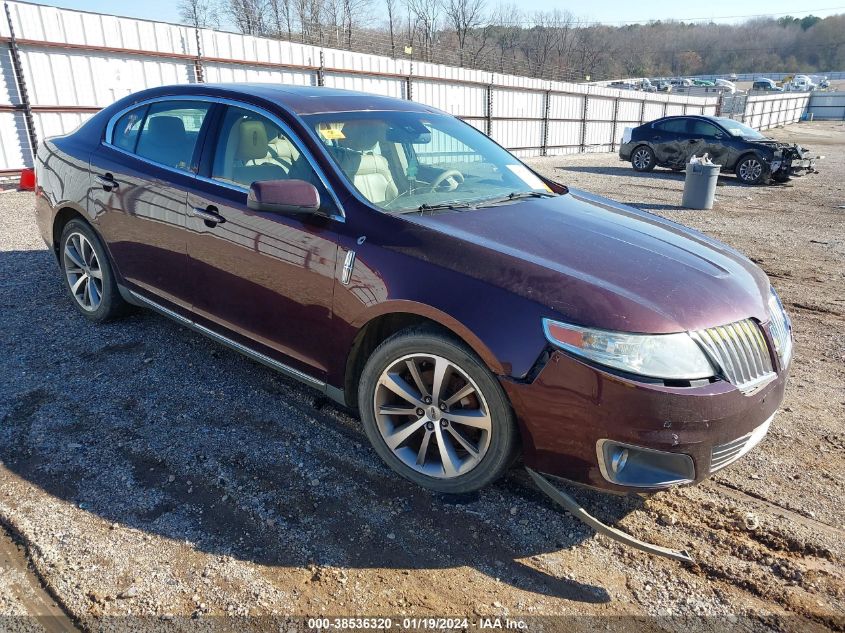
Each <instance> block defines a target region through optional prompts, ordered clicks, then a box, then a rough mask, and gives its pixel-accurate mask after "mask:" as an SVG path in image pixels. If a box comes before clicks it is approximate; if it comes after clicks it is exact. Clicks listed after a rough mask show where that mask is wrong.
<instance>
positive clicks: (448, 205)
mask: <svg viewBox="0 0 845 633" xmlns="http://www.w3.org/2000/svg"><path fill="white" fill-rule="evenodd" d="M473 208H474V207H473V206H472V205H471V204H470V203H469V202H440V203H438V204H428V203H425V202H424V203H422V204H421V205H420V206H419V207H417V211H442V210H443V209H473Z"/></svg>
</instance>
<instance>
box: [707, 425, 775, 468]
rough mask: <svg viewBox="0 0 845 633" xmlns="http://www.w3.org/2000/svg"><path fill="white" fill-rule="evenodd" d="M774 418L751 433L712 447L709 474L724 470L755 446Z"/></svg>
mask: <svg viewBox="0 0 845 633" xmlns="http://www.w3.org/2000/svg"><path fill="white" fill-rule="evenodd" d="M774 417H775V416H774V414H772V416H771V417H770V418H769V419H768V420H766V421H765V422H763V424H761V425H760V426H758V427H757V428H756V429H754V430H753V431H751V433H746V434H745V435H743V436H742V437H738V438H736V439H735V440H731V441H730V442H725V443H724V444H718V445H716V446H714V447H713V449H712V450H711V452H710V473H711V474H712V473H715V472H716V471H717V470H719V469H720V468H724V467H725V466H727V465H728V464H731V463H733V462H735V461H736V460H738V459H739V458H740V457H742V456H743V455H745V454H746V453H747V452H748V451H750V450H751V449H752V448H754V447H755V446H757V444H759V443H760V441H761V440H762V439H763V437H765V435H766V433H767V432H768V430H769V426H770V425H771V424H772V419H773V418H774Z"/></svg>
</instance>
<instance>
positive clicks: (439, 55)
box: [180, 0, 845, 81]
mask: <svg viewBox="0 0 845 633" xmlns="http://www.w3.org/2000/svg"><path fill="white" fill-rule="evenodd" d="M180 12H181V15H182V18H183V19H184V20H185V21H186V22H187V23H188V24H192V25H195V26H204V27H212V28H234V29H236V30H238V31H240V32H242V33H246V34H251V35H264V36H271V37H280V38H284V39H290V40H293V41H301V42H306V43H312V44H321V45H325V46H332V47H340V48H347V49H350V50H356V51H361V52H366V53H376V54H382V55H390V56H393V57H397V58H410V59H417V60H423V61H431V62H435V63H442V64H450V65H456V66H464V67H469V68H477V69H482V70H490V71H496V72H506V73H516V74H526V75H531V76H535V77H543V78H548V79H561V80H569V81H584V80H587V78H589V80H600V79H610V78H623V77H640V76H648V77H654V76H675V75H695V74H717V73H718V74H721V73H732V72H736V73H753V72H814V71H825V70H843V69H845V15H836V16H831V17H827V18H818V17H815V16H808V17H804V18H793V17H789V16H787V17H782V18H779V19H777V20H775V19H754V20H749V21H747V22H744V23H741V24H715V23H709V24H708V23H700V22H697V23H684V22H674V21H656V22H650V23H648V24H632V25H624V26H611V25H604V24H596V23H590V22H586V21H584V20H580V19H578V18H576V17H575V16H574V15H573V14H572V13H570V12H568V11H562V10H555V11H538V12H533V13H526V12H523V11H521V10H520V9H519V8H518V7H516V6H514V5H504V4H503V5H488V4H487V3H486V1H485V0H180Z"/></svg>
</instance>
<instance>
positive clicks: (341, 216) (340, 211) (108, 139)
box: [102, 95, 346, 222]
mask: <svg viewBox="0 0 845 633" xmlns="http://www.w3.org/2000/svg"><path fill="white" fill-rule="evenodd" d="M161 101H201V102H203V103H212V104H214V103H220V104H223V105H227V106H233V107H235V108H241V109H243V110H249V111H250V112H254V113H255V114H258V115H260V116H263V117H265V118H267V119H270V120H271V121H272V122H273V123H275V124H276V125H278V126H279V129H281V130H282V132H284V133H285V134H286V135H287V136H288V140H289V141H290V142H291V143H293V145H294V147H296V149H297V150H299V153H300V154H301V155H302V156H304V157H305V160H306V161H307V162H308V165H309V166H310V167H311V169H313V170H314V173H315V174H317V178H319V179H320V183H321V184H322V185H323V187H324V188H325V190H326V191H327V192H328V193H329V195H330V196H331V198H332V201H333V202H334V204H335V207H337V214H333V215H331V216H330V217H331V218H333V219H335V220H338V221H339V222H345V221H346V212H345V210H344V208H343V205H342V204H340V199H339V198H338V197H337V194H335V192H334V191H333V190H332V188H331V187H330V186H329V181H328V178H327V177H326V174H325V172H324V171H323V169H322V168H321V167H320V165H319V164H318V163H317V162H316V161H315V160H314V157H313V156H312V154H311V152H309V151H308V149H307V148H306V147H304V146H303V144H302V141H301V139H300V138H299V136H298V135H297V134H295V133H294V131H293V130H292V129H291V128H290V126H289V125H288V124H287V123H285V122H284V121H282V120H281V119H280V118H279V117H278V116H276V115H275V114H273V113H272V112H268V111H267V110H265V109H264V108H262V107H260V106H255V105H252V104H251V103H245V102H243V101H237V100H236V99H228V98H226V97H212V96H209V95H164V96H161V97H150V98H149V99H144V100H143V101H136V102H135V103H133V104H132V105H130V106H127V107H125V108H123V109H122V110H119V111H118V112H116V113H115V114H114V115H112V117H111V118H110V119H109V122H108V123H107V124H106V134H105V138H104V139H103V140H102V144H103V145H106V146H107V147H109V148H111V149H114V150H116V151H118V152H121V153H123V154H126V155H127V156H133V157H135V158H136V159H138V160H140V161H143V162H145V163H149V164H150V165H155V166H156V167H159V168H161V169H167V170H169V171H172V172H175V173H177V174H187V175H189V176H193V177H194V178H196V179H197V180H201V181H203V182H208V183H211V184H215V185H220V186H221V187H226V188H227V189H231V190H234V191H238V192H243V193H245V194H246V193H248V192H249V188H248V187H242V186H239V185H233V184H230V183H227V182H224V181H221V180H217V179H215V178H208V177H206V176H200V175H199V174H197V173H196V172H193V171H190V170H185V169H178V168H176V167H171V166H170V165H163V164H161V163H158V162H156V161H154V160H150V159H148V158H144V157H143V156H139V155H138V154H136V153H134V152H130V151H127V150H125V149H123V148H122V147H118V146H117V145H114V143H113V142H112V139H113V137H114V126H115V125H116V124H117V121H118V120H119V119H120V117H122V116H123V115H124V114H126V113H127V112H131V111H132V110H135V109H136V108H141V107H144V106H148V105H150V104H153V103H158V102H161ZM306 130H307V126H306ZM139 135H140V133H139Z"/></svg>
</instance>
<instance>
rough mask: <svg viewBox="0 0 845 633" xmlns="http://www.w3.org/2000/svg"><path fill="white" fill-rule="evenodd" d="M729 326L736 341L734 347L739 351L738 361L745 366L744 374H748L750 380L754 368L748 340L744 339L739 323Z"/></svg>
mask: <svg viewBox="0 0 845 633" xmlns="http://www.w3.org/2000/svg"><path fill="white" fill-rule="evenodd" d="M729 327H730V329H731V332H733V335H734V340H735V341H736V342H737V343H736V347H737V350H738V351H739V357H740V362H741V363H742V366H743V367H744V368H745V375H746V376H748V379H749V380H751V377H752V376H753V374H754V371H755V368H754V363H753V362H752V360H751V351H750V350H749V345H748V341H747V340H746V339H745V334H744V333H743V330H742V326H741V325H740V324H739V323H732V324H731V325H730V326H729Z"/></svg>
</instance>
